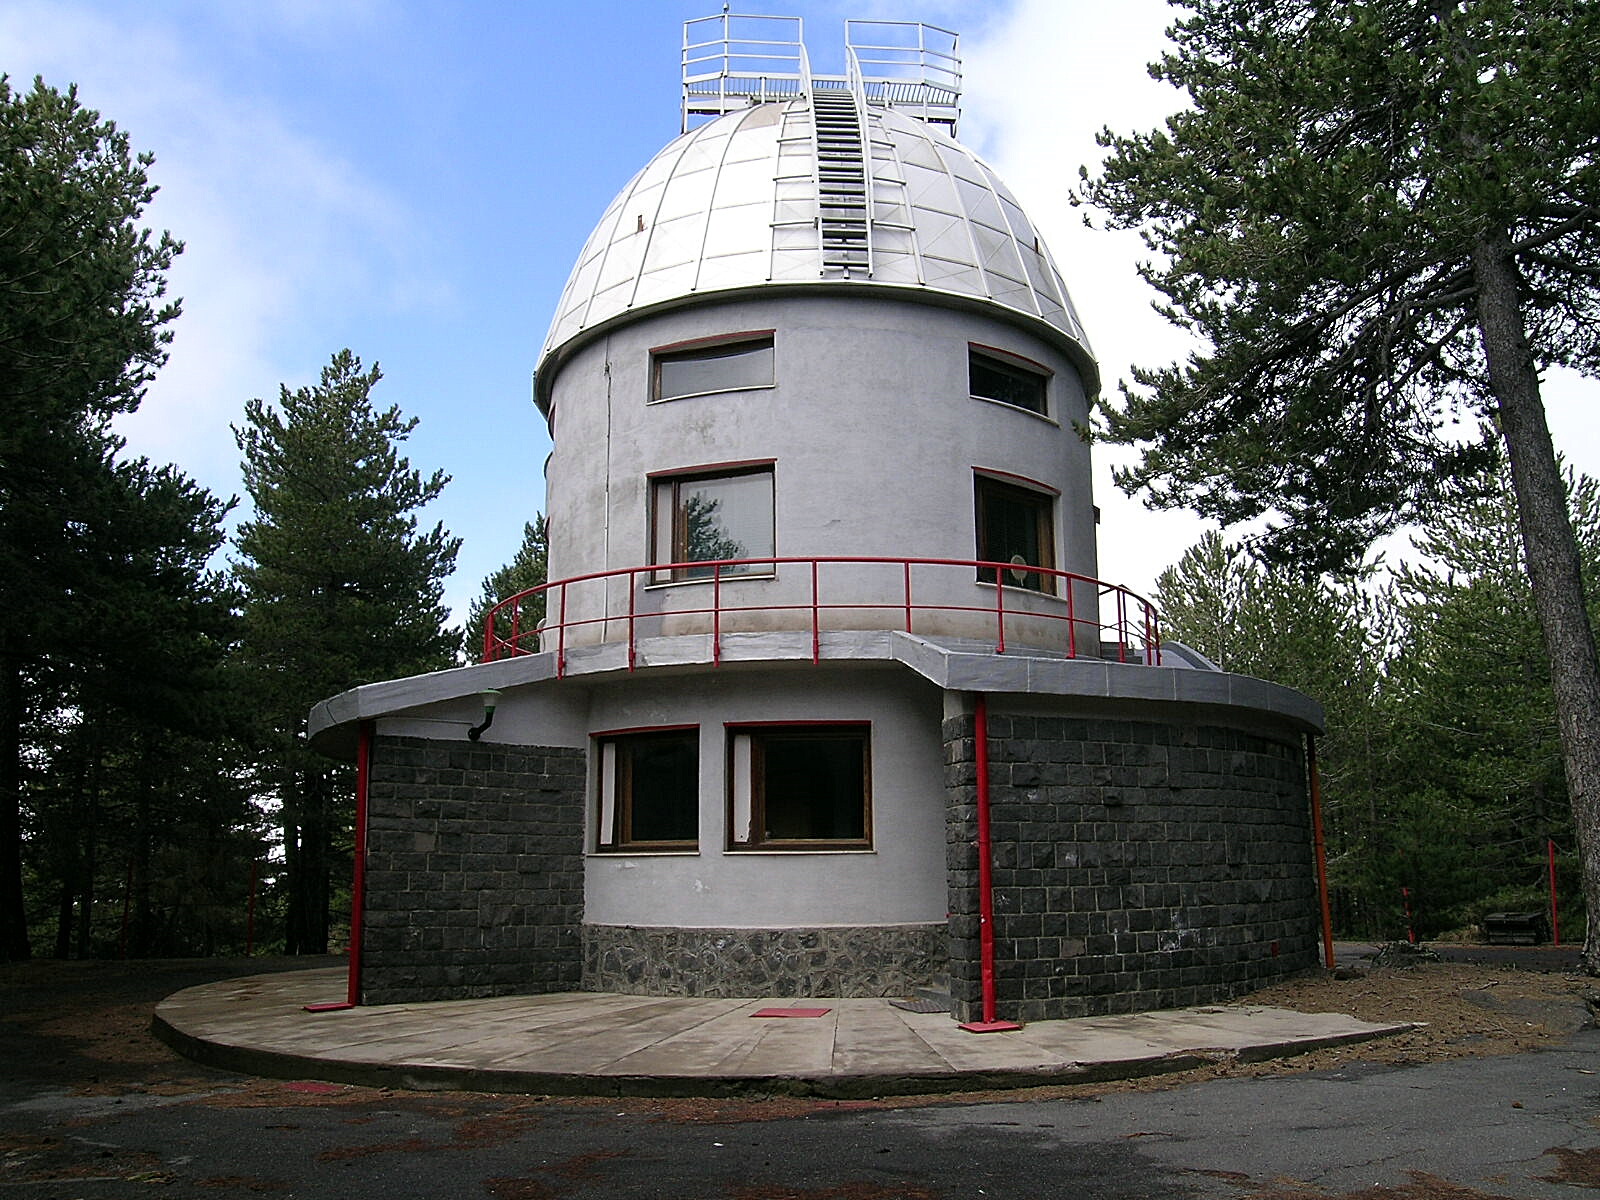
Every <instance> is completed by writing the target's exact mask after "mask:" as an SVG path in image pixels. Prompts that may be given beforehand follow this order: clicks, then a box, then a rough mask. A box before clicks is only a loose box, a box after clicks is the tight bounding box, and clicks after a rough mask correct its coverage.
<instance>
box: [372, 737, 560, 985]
mask: <svg viewBox="0 0 1600 1200" xmlns="http://www.w3.org/2000/svg"><path fill="white" fill-rule="evenodd" d="M584 780H585V766H584V752H583V751H582V750H578V749H569V748H566V747H541V746H507V745H501V744H497V743H491V742H477V743H474V742H468V741H465V740H463V741H448V742H447V741H433V740H428V739H423V738H409V737H404V738H403V737H388V736H378V737H375V738H374V739H373V746H372V765H371V777H370V782H369V788H368V817H367V876H366V879H367V906H366V920H365V929H364V934H363V967H362V999H363V1002H364V1003H367V1004H396V1003H405V1002H410V1001H419V1000H461V999H468V998H472V997H478V996H497V995H506V994H513V993H524V994H526V993H535V992H555V991H575V990H576V989H577V987H578V984H579V980H580V978H581V974H582V951H581V946H580V936H579V925H580V923H581V921H582V919H583V815H584Z"/></svg>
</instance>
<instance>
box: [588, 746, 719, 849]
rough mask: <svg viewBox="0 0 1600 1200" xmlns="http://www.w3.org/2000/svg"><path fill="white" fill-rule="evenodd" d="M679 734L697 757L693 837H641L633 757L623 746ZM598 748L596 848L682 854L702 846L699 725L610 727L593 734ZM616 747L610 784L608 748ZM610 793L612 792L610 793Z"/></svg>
mask: <svg viewBox="0 0 1600 1200" xmlns="http://www.w3.org/2000/svg"><path fill="white" fill-rule="evenodd" d="M674 735H679V736H681V737H682V738H683V740H684V741H686V742H688V743H689V744H690V745H692V746H693V749H694V756H695V770H694V780H695V783H694V787H695V803H694V811H695V834H694V837H692V838H670V839H654V840H648V841H647V840H641V839H636V838H634V836H633V824H634V795H633V771H634V757H633V755H632V754H631V753H630V754H625V753H624V748H627V747H632V746H637V745H639V744H640V743H641V742H645V741H647V740H651V739H665V738H669V737H672V736H674ZM590 738H591V740H592V742H593V744H594V747H595V797H596V801H597V803H596V807H595V851H596V852H597V853H601V854H639V853H683V852H698V851H699V849H700V830H699V812H700V791H699V787H700V727H699V726H698V725H657V726H649V727H645V728H640V729H611V730H605V731H602V732H599V733H594V734H591V735H590ZM608 747H615V748H616V749H615V750H614V751H613V764H612V768H611V771H610V774H611V780H610V784H611V786H610V787H609V789H608V787H607V763H606V750H607V748H608ZM608 793H609V794H608Z"/></svg>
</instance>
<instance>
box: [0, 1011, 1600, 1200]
mask: <svg viewBox="0 0 1600 1200" xmlns="http://www.w3.org/2000/svg"><path fill="white" fill-rule="evenodd" d="M1597 1052H1600V1031H1586V1032H1584V1033H1581V1034H1579V1035H1577V1036H1576V1037H1575V1038H1574V1039H1573V1040H1571V1041H1570V1042H1568V1043H1567V1044H1565V1045H1564V1046H1562V1047H1560V1048H1558V1049H1554V1050H1548V1051H1541V1052H1534V1053H1529V1054H1523V1055H1514V1056H1508V1057H1501V1058H1485V1059H1458V1060H1454V1061H1451V1062H1446V1063H1439V1064H1433V1065H1426V1066H1416V1067H1401V1068H1392V1067H1390V1068H1378V1067H1359V1066H1358V1067H1353V1068H1350V1069H1347V1070H1342V1071H1338V1072H1322V1073H1316V1074H1309V1075H1299V1076H1276V1077H1263V1078H1260V1079H1249V1078H1234V1079H1224V1080H1218V1081H1214V1082H1209V1083H1200V1084H1193V1085H1189V1086H1186V1087H1179V1088H1176V1089H1173V1090H1163V1091H1150V1092H1123V1093H1114V1094H1109V1095H1104V1096H1102V1097H1100V1098H1098V1099H1094V1098H1080V1099H1064V1100H1049V1101H1038V1102H1004V1101H1001V1102H991V1103H984V1104H961V1103H950V1104H939V1105H933V1106H925V1107H912V1108H898V1109H896V1108H883V1107H878V1106H874V1105H872V1104H870V1103H862V1104H853V1105H837V1104H821V1103H818V1104H812V1105H807V1104H804V1103H796V1102H793V1101H774V1102H771V1104H770V1105H763V1104H761V1103H759V1102H747V1103H743V1104H739V1105H736V1106H733V1107H732V1108H728V1109H724V1110H723V1111H722V1112H720V1113H719V1112H718V1111H717V1110H716V1108H715V1102H707V1101H673V1102H647V1101H612V1102H610V1103H609V1104H606V1103H603V1102H587V1103H572V1102H556V1101H542V1100H538V1099H533V1098H516V1097H493V1096H480V1095H471V1094H461V1093H450V1094H437V1095H425V1094H420V1093H389V1092H378V1091H370V1090H364V1089H344V1088H337V1089H334V1088H330V1087H329V1086H328V1085H305V1084H300V1085H297V1084H292V1083H291V1084H282V1083H264V1082H261V1081H246V1080H243V1079H241V1078H239V1077H233V1076H228V1075H226V1074H223V1073H221V1072H216V1073H208V1074H210V1075H211V1076H212V1077H211V1078H210V1079H209V1080H207V1079H203V1078H195V1079H193V1080H192V1081H190V1082H189V1083H187V1084H186V1085H185V1086H183V1087H182V1088H181V1089H180V1090H179V1091H178V1094H176V1095H161V1094H158V1093H159V1089H155V1090H141V1089H138V1088H133V1089H116V1090H117V1091H119V1092H120V1093H121V1094H117V1095H93V1094H83V1092H82V1090H81V1089H75V1088H72V1087H68V1086H61V1085H59V1084H50V1083H47V1082H41V1081H39V1080H28V1079H15V1078H7V1079H5V1080H3V1081H0V1131H3V1132H0V1154H3V1160H0V1161H3V1164H4V1165H3V1167H0V1197H35V1196H37V1197H50V1198H52V1200H54V1198H57V1197H84V1198H102V1197H131V1196H139V1197H150V1196H161V1197H217V1196H231V1195H240V1196H243V1195H252V1194H254V1195H266V1196H281V1197H300V1196H304V1197H324V1196H326V1197H348V1198H350V1200H367V1198H372V1200H395V1198H397V1197H408V1198H410V1197H419V1198H420V1197H435V1196H437V1197H452V1198H464V1197H478V1196H486V1197H493V1198H496V1200H546V1198H549V1197H582V1198H587V1197H596V1198H598V1197H607V1198H616V1197H652V1198H659V1197H693V1198H697V1200H704V1198H713V1197H717V1198H724V1197H725V1198H727V1200H754V1198H756V1197H772V1198H784V1200H879V1198H887V1197H916V1198H922V1197H928V1198H932V1197H939V1198H943V1197H977V1196H1001V1197H1033V1196H1039V1197H1057V1196H1059V1197H1074V1198H1082V1200H1100V1198H1105V1200H1111V1198H1121V1197H1227V1198H1231V1200H1243V1198H1244V1197H1255V1198H1264V1197H1284V1198H1288V1197H1294V1198H1296V1200H1305V1198H1309V1197H1313V1196H1314V1197H1329V1196H1338V1197H1344V1196H1355V1195H1360V1196H1363V1197H1392V1198H1395V1200H1399V1198H1401V1197H1404V1198H1405V1200H1422V1198H1424V1197H1435V1196H1436V1197H1440V1198H1441V1200H1443V1198H1446V1197H1448V1198H1449V1200H1476V1198H1479V1197H1486V1196H1516V1197H1525V1196H1527V1197H1532V1196H1538V1197H1558V1196H1559V1197H1569V1198H1570V1197H1571V1196H1573V1195H1574V1194H1575V1193H1574V1188H1573V1184H1574V1183H1578V1184H1579V1186H1580V1187H1582V1186H1584V1185H1587V1186H1590V1187H1592V1186H1595V1185H1596V1184H1600V1128H1597V1126H1596V1121H1597V1119H1600V1074H1596V1070H1597V1068H1600V1053H1597ZM1430 1180H1431V1181H1433V1182H1431V1183H1430V1182H1429V1181H1430ZM1374 1189H1377V1190H1374Z"/></svg>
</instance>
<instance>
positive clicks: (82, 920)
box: [78, 733, 100, 958]
mask: <svg viewBox="0 0 1600 1200" xmlns="http://www.w3.org/2000/svg"><path fill="white" fill-rule="evenodd" d="M89 756H90V757H89V792H88V796H87V798H86V802H85V806H84V821H83V886H82V887H81V888H80V899H79V902H78V957H79V958H89V957H91V956H92V955H93V953H94V893H95V872H96V871H98V870H99V869H100V866H99V856H100V738H99V736H98V735H96V734H93V733H91V736H90V738H89Z"/></svg>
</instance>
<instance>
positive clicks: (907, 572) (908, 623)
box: [905, 558, 911, 633]
mask: <svg viewBox="0 0 1600 1200" xmlns="http://www.w3.org/2000/svg"><path fill="white" fill-rule="evenodd" d="M905 579H906V632H907V633H910V632H911V560H910V559H909V558H908V559H906V561H905Z"/></svg>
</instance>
